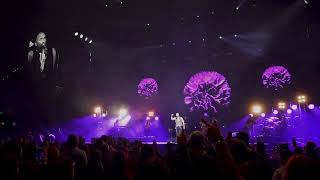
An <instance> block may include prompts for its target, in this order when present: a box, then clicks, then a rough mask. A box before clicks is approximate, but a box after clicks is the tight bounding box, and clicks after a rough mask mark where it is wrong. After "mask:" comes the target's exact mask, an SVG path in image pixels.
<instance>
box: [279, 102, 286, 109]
mask: <svg viewBox="0 0 320 180" xmlns="http://www.w3.org/2000/svg"><path fill="white" fill-rule="evenodd" d="M285 108H286V103H285V102H279V103H278V109H285Z"/></svg>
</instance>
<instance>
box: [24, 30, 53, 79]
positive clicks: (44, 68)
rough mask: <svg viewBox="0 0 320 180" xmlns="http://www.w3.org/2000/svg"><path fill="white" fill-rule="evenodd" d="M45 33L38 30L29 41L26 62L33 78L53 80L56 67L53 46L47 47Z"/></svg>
mask: <svg viewBox="0 0 320 180" xmlns="http://www.w3.org/2000/svg"><path fill="white" fill-rule="evenodd" d="M46 42H47V38H46V34H45V33H43V32H40V33H38V34H37V36H36V38H35V41H34V42H30V43H29V48H30V49H29V52H28V63H29V65H30V70H31V73H32V78H33V79H34V80H40V79H42V80H54V79H55V78H56V72H57V68H58V63H57V52H56V50H55V48H47V46H46Z"/></svg>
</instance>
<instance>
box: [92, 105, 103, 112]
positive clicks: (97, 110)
mask: <svg viewBox="0 0 320 180" xmlns="http://www.w3.org/2000/svg"><path fill="white" fill-rule="evenodd" d="M101 112H102V108H101V107H100V106H97V107H95V108H94V113H95V114H100V113H101Z"/></svg>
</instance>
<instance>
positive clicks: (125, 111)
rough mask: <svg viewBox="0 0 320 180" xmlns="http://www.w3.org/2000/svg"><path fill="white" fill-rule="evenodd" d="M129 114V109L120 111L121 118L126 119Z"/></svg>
mask: <svg viewBox="0 0 320 180" xmlns="http://www.w3.org/2000/svg"><path fill="white" fill-rule="evenodd" d="M127 114H128V110H127V109H124V108H123V109H120V110H119V116H121V117H124V116H126V115H127Z"/></svg>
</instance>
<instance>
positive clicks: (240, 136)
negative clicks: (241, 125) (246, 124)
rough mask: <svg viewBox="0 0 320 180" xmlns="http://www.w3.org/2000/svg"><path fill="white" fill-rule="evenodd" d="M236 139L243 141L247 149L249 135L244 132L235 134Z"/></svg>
mask: <svg viewBox="0 0 320 180" xmlns="http://www.w3.org/2000/svg"><path fill="white" fill-rule="evenodd" d="M237 139H239V140H241V141H243V142H244V143H245V144H246V145H247V146H248V147H249V134H248V133H245V132H242V131H241V132H239V133H238V134H237Z"/></svg>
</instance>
